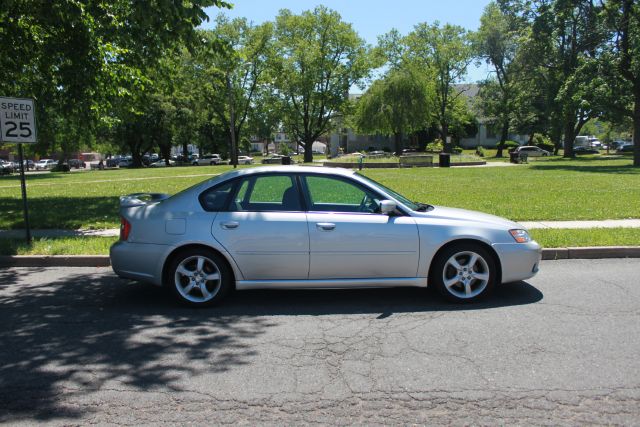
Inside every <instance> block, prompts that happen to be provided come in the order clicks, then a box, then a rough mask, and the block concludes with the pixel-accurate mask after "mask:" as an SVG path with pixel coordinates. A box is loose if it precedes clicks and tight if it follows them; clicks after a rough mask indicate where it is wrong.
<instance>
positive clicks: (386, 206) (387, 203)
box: [380, 200, 397, 215]
mask: <svg viewBox="0 0 640 427" xmlns="http://www.w3.org/2000/svg"><path fill="white" fill-rule="evenodd" d="M396 206H397V205H396V202H394V201H393V200H382V201H380V213H381V214H383V215H389V214H390V213H392V212H393V211H395V210H396Z"/></svg>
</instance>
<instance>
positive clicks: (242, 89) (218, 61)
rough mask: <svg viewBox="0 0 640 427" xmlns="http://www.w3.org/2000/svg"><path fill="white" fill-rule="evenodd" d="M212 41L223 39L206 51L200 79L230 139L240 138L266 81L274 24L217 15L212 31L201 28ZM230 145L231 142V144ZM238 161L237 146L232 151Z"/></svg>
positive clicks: (200, 57)
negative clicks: (256, 23)
mask: <svg viewBox="0 0 640 427" xmlns="http://www.w3.org/2000/svg"><path fill="white" fill-rule="evenodd" d="M202 35H203V37H204V38H206V39H207V40H209V41H210V42H211V43H210V45H214V43H215V42H217V43H220V44H221V45H222V46H223V47H224V49H222V50H220V51H216V50H214V51H206V50H205V51H203V52H201V53H200V56H199V61H200V62H201V63H202V64H203V65H204V67H203V68H202V70H201V72H202V77H201V79H200V80H199V81H200V84H201V85H202V86H203V87H202V91H203V94H205V96H206V98H207V101H208V102H209V104H210V105H211V108H212V109H213V112H214V114H215V115H216V118H217V120H218V121H219V122H220V123H221V124H222V125H223V126H224V127H226V129H228V132H229V141H230V142H231V141H235V142H236V143H237V142H238V141H240V140H241V134H242V130H243V127H244V126H245V124H246V122H247V119H248V117H249V113H250V112H251V110H252V109H253V106H254V103H255V101H256V96H257V94H258V93H259V89H260V88H261V87H262V86H263V85H264V84H265V76H266V69H267V59H268V58H269V55H270V52H271V49H272V44H273V37H272V36H273V24H272V23H269V22H268V23H265V24H262V25H259V26H253V25H250V24H249V23H248V22H247V20H246V19H244V18H242V19H241V18H238V19H234V20H232V21H229V20H228V19H227V18H225V17H224V16H222V15H221V16H218V18H217V19H216V28H215V29H214V30H213V31H205V32H202ZM229 145H230V147H231V145H232V144H229ZM230 158H231V163H232V164H234V165H236V164H237V146H236V147H235V150H233V149H232V150H231V152H230Z"/></svg>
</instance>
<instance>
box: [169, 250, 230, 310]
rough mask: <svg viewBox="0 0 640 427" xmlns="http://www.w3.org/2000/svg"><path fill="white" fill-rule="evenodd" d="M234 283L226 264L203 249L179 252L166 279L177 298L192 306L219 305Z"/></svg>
mask: <svg viewBox="0 0 640 427" xmlns="http://www.w3.org/2000/svg"><path fill="white" fill-rule="evenodd" d="M232 282H233V278H232V273H231V270H230V268H229V267H228V265H227V263H226V262H225V261H224V260H223V259H222V258H221V257H220V256H219V255H218V254H216V253H215V252H213V251H211V250H207V249H204V248H194V249H189V250H185V251H182V252H180V253H178V254H177V255H176V256H174V257H173V258H172V260H171V263H170V265H169V268H168V269H167V275H166V277H165V283H166V285H167V286H168V287H169V288H170V290H171V292H172V293H173V295H174V296H175V297H176V299H177V300H178V301H179V302H180V303H182V304H185V305H189V306H192V307H205V306H211V305H215V304H218V303H219V302H220V301H221V300H222V299H224V297H225V296H226V295H227V294H228V293H229V290H230V289H231V287H232Z"/></svg>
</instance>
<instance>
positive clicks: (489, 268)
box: [111, 166, 541, 306]
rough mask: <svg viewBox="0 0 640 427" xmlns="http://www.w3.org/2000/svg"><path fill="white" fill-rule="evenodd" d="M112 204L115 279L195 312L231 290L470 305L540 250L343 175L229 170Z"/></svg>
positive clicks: (507, 231) (487, 222)
mask: <svg viewBox="0 0 640 427" xmlns="http://www.w3.org/2000/svg"><path fill="white" fill-rule="evenodd" d="M120 204H121V208H120V214H121V232H120V241H118V242H117V243H115V244H114V245H113V246H112V247H111V264H112V266H113V270H114V271H115V272H116V273H117V274H118V275H119V276H121V277H124V278H129V279H137V280H142V281H147V282H151V283H153V284H156V285H158V286H166V287H168V288H169V289H170V290H171V291H172V292H173V294H174V295H175V297H176V298H177V299H178V300H179V301H180V302H182V303H185V304H188V305H192V306H204V305H213V304H216V303H218V302H220V301H221V300H222V299H223V298H224V297H225V295H227V294H228V293H229V291H231V290H232V289H238V290H243V289H262V288H278V289H281V288H306V289H309V288H313V289H316V288H347V287H389V286H417V287H427V286H432V287H435V288H436V289H437V290H438V291H439V292H440V293H441V294H442V295H443V296H444V297H445V298H447V299H449V300H452V301H456V302H469V301H475V300H477V299H479V298H482V297H484V296H486V295H487V294H489V293H490V292H491V290H492V289H493V288H494V286H495V285H496V284H499V283H503V282H513V281H518V280H524V279H527V278H530V277H532V276H533V275H535V274H536V272H537V271H538V265H539V262H540V254H541V248H540V246H539V245H538V244H537V243H536V242H534V241H532V240H531V238H530V237H529V235H528V233H527V231H526V230H525V229H524V228H523V227H522V226H521V225H519V224H517V223H515V222H511V221H509V220H506V219H503V218H499V217H496V216H492V215H487V214H483V213H479V212H473V211H467V210H462V209H454V208H447V207H441V206H431V205H427V204H422V203H416V202H412V201H410V200H408V199H407V198H405V197H403V196H402V195H400V194H398V193H397V192H395V191H393V190H391V189H389V188H387V187H385V186H383V185H381V184H379V183H377V182H375V181H373V180H371V179H370V178H367V177H365V176H363V175H360V174H358V173H355V172H353V171H350V170H340V169H333V168H331V169H329V168H317V167H300V166H282V167H259V168H252V169H242V170H234V171H231V172H227V173H225V174H222V175H220V176H217V177H215V178H212V179H209V180H207V181H204V182H202V183H200V184H197V185H195V186H193V187H191V188H188V189H186V190H184V191H182V192H180V193H178V194H176V195H174V196H171V197H169V196H167V195H164V194H133V195H130V196H125V197H122V198H121V203H120Z"/></svg>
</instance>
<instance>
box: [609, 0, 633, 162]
mask: <svg viewBox="0 0 640 427" xmlns="http://www.w3.org/2000/svg"><path fill="white" fill-rule="evenodd" d="M606 13H607V17H608V21H607V22H608V24H609V28H610V30H611V32H612V33H613V34H614V35H615V37H611V38H610V39H609V40H610V43H611V44H612V46H611V48H612V50H613V52H615V53H616V60H615V61H614V63H615V65H616V68H617V70H618V71H619V75H620V76H622V78H623V79H624V81H625V82H626V85H625V86H624V87H623V91H622V93H623V94H624V93H631V96H630V97H628V96H621V97H620V98H619V100H620V101H621V102H619V103H618V107H619V110H620V111H621V112H623V114H625V115H626V116H627V117H631V119H632V121H633V146H634V148H633V165H634V166H636V167H637V166H640V6H639V5H638V4H637V2H635V1H633V0H610V1H608V2H607V3H606ZM625 89H626V90H625ZM629 98H631V99H629ZM629 105H632V107H631V108H629V107H628V106H629Z"/></svg>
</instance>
